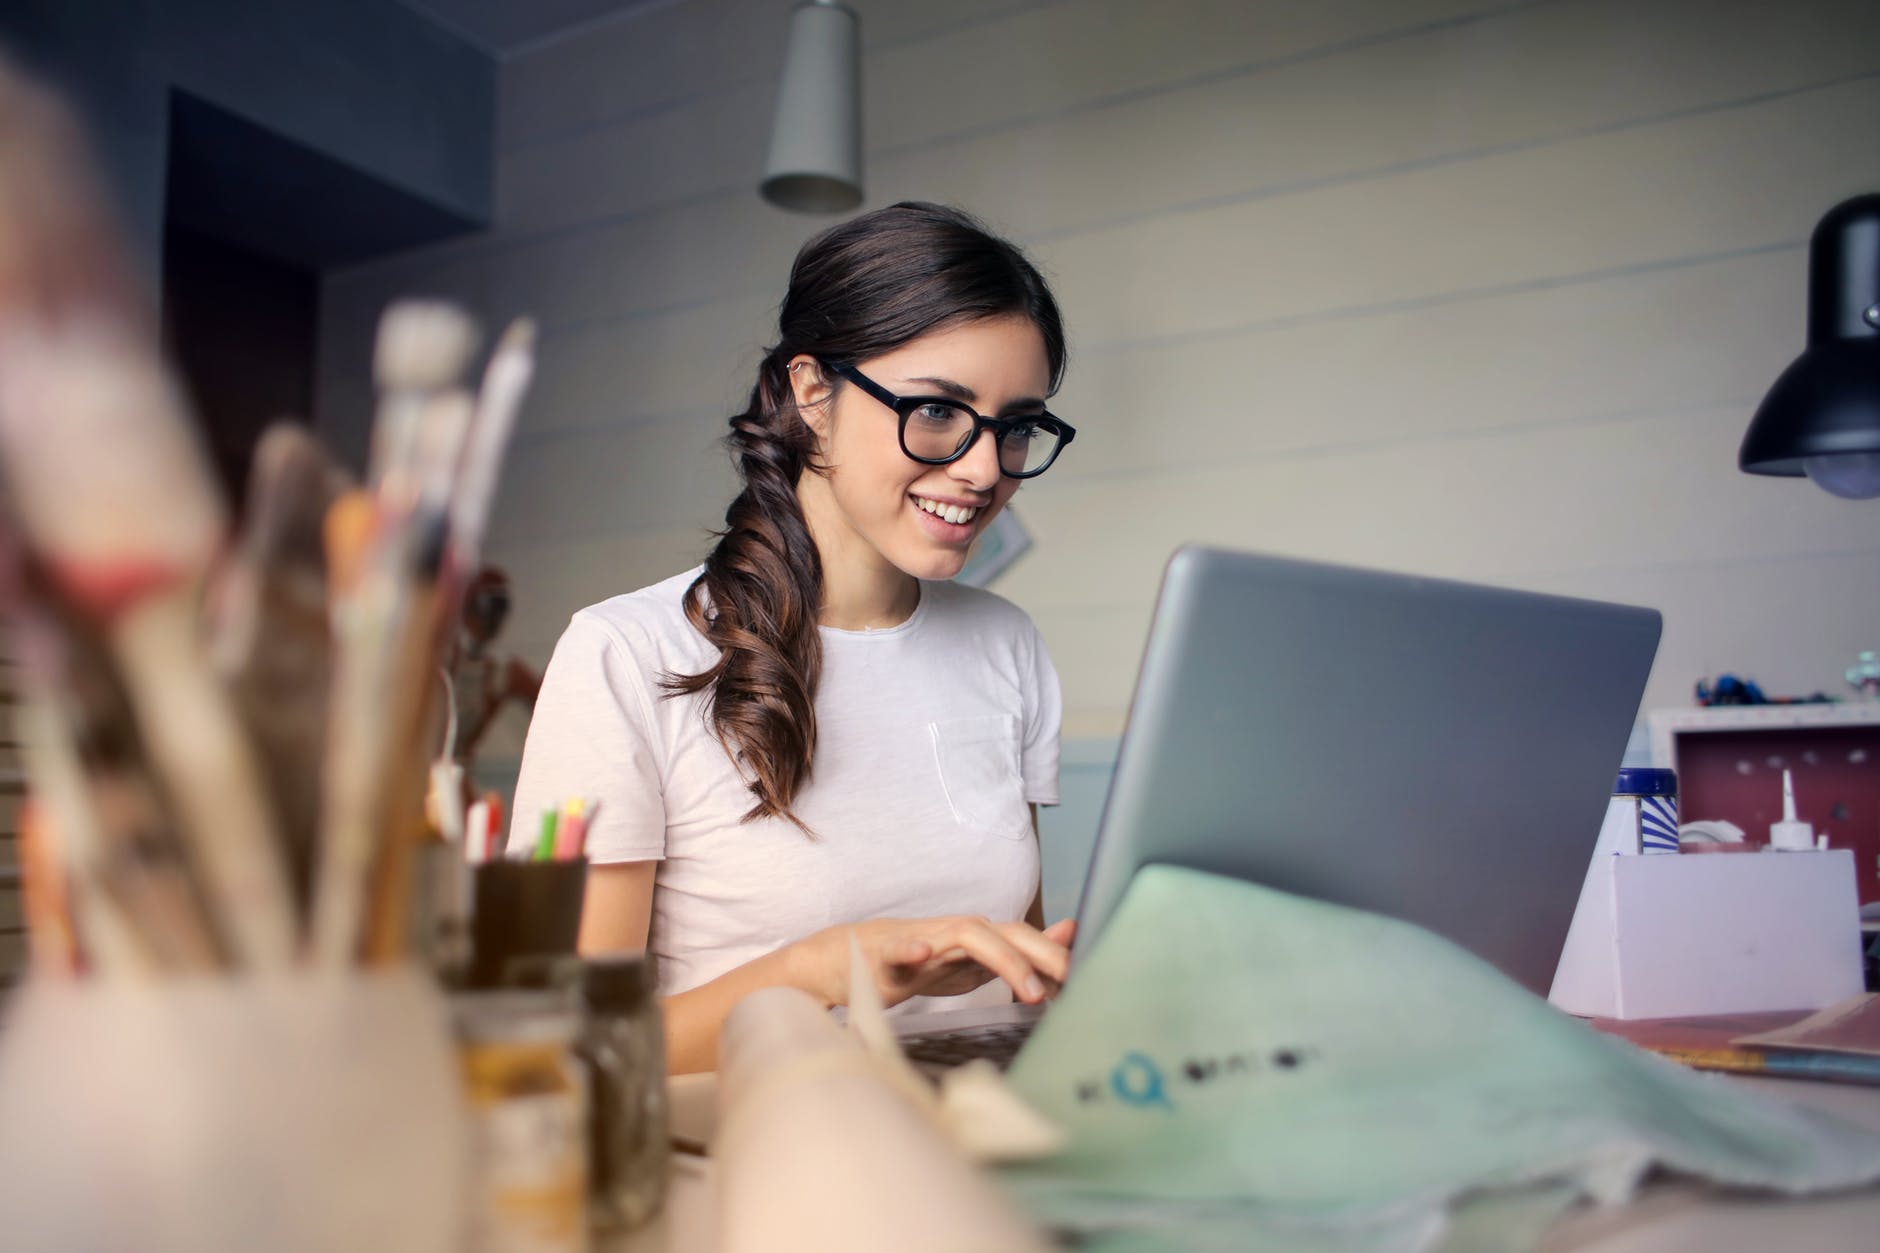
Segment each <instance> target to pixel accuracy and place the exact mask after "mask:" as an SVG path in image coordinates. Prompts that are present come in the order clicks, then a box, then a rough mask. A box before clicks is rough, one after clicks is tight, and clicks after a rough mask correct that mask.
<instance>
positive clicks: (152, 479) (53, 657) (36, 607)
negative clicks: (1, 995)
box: [0, 62, 533, 1253]
mask: <svg viewBox="0 0 1880 1253" xmlns="http://www.w3.org/2000/svg"><path fill="white" fill-rule="evenodd" d="M103 204H104V201H103V199H102V197H101V196H100V194H99V192H98V191H97V189H96V186H95V185H94V183H93V181H92V179H91V178H90V176H89V173H88V168H87V164H86V161H85V159H84V156H83V152H82V148H81V145H80V143H79V140H78V137H77V135H76V133H75V131H74V128H73V127H72V125H71V123H70V122H69V120H68V119H67V118H66V116H65V115H64V113H63V112H62V111H61V109H60V108H59V106H58V105H57V104H56V103H54V102H53V101H52V100H51V99H50V98H49V97H48V96H46V95H45V94H44V93H42V92H41V91H39V90H38V89H36V88H34V87H32V86H30V85H28V84H26V83H24V82H23V81H22V80H21V79H19V78H18V77H17V76H16V75H15V74H14V73H13V72H12V71H11V69H10V67H8V66H7V65H6V64H5V63H4V62H0V480H3V482H4V494H3V496H0V500H3V505H4V508H3V509H0V611H3V613H4V619H5V627H6V630H7V631H8V632H9V634H10V635H11V637H12V640H13V651H14V653H15V655H16V656H17V657H18V658H19V660H20V670H21V676H20V689H21V693H22V696H23V704H22V710H21V726H22V728H23V735H22V740H23V742H24V745H25V750H24V751H25V757H26V766H27V773H28V776H29V779H30V783H31V788H32V792H33V797H32V804H31V806H30V807H29V810H28V820H27V822H26V824H25V826H26V831H27V835H28V838H27V840H26V848H25V850H24V856H23V858H22V861H23V864H24V867H25V870H26V876H25V886H26V890H27V898H28V899H27V902H26V904H27V908H26V913H27V916H28V918H29V921H30V926H31V934H32V943H33V977H32V978H30V979H29V980H28V981H27V983H26V985H25V986H24V987H23V988H22V989H21V991H20V992H19V994H18V996H17V997H16V998H15V999H14V1001H13V1002H12V1003H11V1004H10V1005H9V1006H8V1015H7V1020H6V1029H5V1031H4V1032H0V1213H4V1214H5V1215H6V1229H7V1233H8V1235H9V1236H10V1237H13V1242H14V1243H17V1244H19V1245H21V1246H22V1247H30V1248H35V1249H54V1250H81V1249H111V1248H139V1249H150V1250H163V1251H166V1253H167V1251H170V1250H176V1251H178V1253H180V1251H182V1250H191V1251H192V1253H193V1251H195V1250H209V1251H211V1253H222V1251H224V1250H226V1251H229V1253H234V1251H235V1250H248V1249H255V1248H269V1249H276V1250H296V1251H298V1250H305V1251H307V1253H315V1251H317V1250H329V1249H342V1248H345V1249H353V1248H357V1249H400V1250H410V1251H412V1253H420V1251H422V1253H448V1251H449V1250H454V1249H459V1248H461V1247H463V1235H464V1231H463V1226H464V1215H465V1212H466V1187H467V1182H466V1181H467V1178H468V1169H467V1153H468V1146H469V1137H468V1133H467V1130H466V1122H465V1116H464V1115H465V1109H464V1101H463V1094H462V1091H461V1087H460V1083H459V1071H458V1068H457V1066H456V1065H455V1057H454V1050H453V1048H452V1044H451V1040H450V1036H449V1032H448V1030H447V1024H448V1017H447V1014H446V1012H445V1006H444V1002H443V999H442V996H441V994H440V992H439V989H438V987H437V985H436V982H435V980H434V979H433V978H431V977H430V975H429V973H428V972H425V971H423V970H421V969H420V968H418V966H417V965H416V964H415V963H413V962H412V961H411V960H410V957H411V951H410V949H409V947H408V944H407V942H406V941H407V936H406V927H407V922H408V920H409V918H410V917H411V915H412V913H413V910H412V905H413V901H412V899H411V898H412V876H411V874H410V873H409V868H410V865H411V860H412V856H413V849H414V847H415V846H416V845H417V844H418V843H419V842H420V841H421V840H427V839H434V837H432V836H431V834H430V833H428V832H427V831H426V830H425V829H424V824H423V818H422V800H423V780H424V758H425V755H426V754H425V751H424V748H423V745H422V739H421V737H420V736H419V735H418V730H419V729H420V727H421V726H422V721H423V718H424V715H425V713H426V706H427V704H428V703H429V702H430V701H431V700H432V699H434V698H435V696H436V691H437V684H436V678H435V676H436V670H437V665H438V661H439V657H440V653H441V649H442V645H443V643H444V642H445V640H446V638H447V635H448V632H449V630H450V627H451V624H452V623H454V622H455V620H456V617H457V613H458V606H459V599H460V597H461V594H462V590H463V587H464V584H465V582H466V580H467V577H468V574H469V572H471V571H473V570H475V569H476V568H477V565H478V562H479V560H480V547H481V540H482V536H483V533H484V527H485V523H486V521H487V516H488V512H489V508H490V504H491V501H492V499H493V495H494V491H495V484H496V479H497V472H498V470H499V468H500V465H501V461H502V457H503V452H504V449H505V448H506V447H507V444H508V440H509V434H510V431H511V429H512V428H513V425H514V421H515V417H516V413H517V409H518V406H519V404H520V402H521V398H522V395H523V393H524V391H525V390H526V387H527V384H528V380H529V377H530V373H531V370H532V360H533V332H532V330H531V329H530V327H529V326H528V325H527V324H526V323H518V324H517V325H515V326H512V327H511V328H510V329H509V331H508V332H507V333H506V334H505V335H504V336H503V337H502V339H501V341H500V342H499V344H498V345H497V347H496V349H495V352H494V353H493V355H492V357H491V359H490V362H489V365H488V369H487V372H486V374H485V375H484V378H483V382H482V386H481V387H480V388H477V389H473V388H472V387H471V386H469V385H467V384H465V383H464V382H463V376H464V373H465V369H466V367H467V366H468V364H469V362H470V358H471V357H472V355H473V354H474V353H475V352H476V350H477V348H478V346H479V336H478V332H477V330H476V328H475V326H474V324H473V323H472V322H471V320H470V318H469V317H468V316H467V315H465V314H464V313H462V312H461V311H459V310H456V309H454V308H452V307H449V306H445V305H439V304H434V303H404V304H399V305H394V306H393V307H392V308H391V309H390V310H389V311H388V312H387V314H386V315H385V318H384V321H383V323H382V325H381V328H380V337H379V346H378V353H377V360H376V362H375V368H376V371H377V374H378V379H379V383H380V390H381V403H380V409H379V414H378V420H377V423H376V425H375V429H374V437H373V459H372V466H371V474H370V477H369V479H368V481H367V482H366V483H365V484H364V485H363V486H354V485H353V484H352V482H351V480H350V478H349V476H347V475H346V474H345V473H344V472H343V471H341V470H340V469H339V468H338V467H337V466H336V465H335V464H334V463H333V462H332V461H331V459H330V458H329V457H328V456H327V455H326V453H325V452H324V451H323V450H322V449H320V448H319V446H318V445H317V444H316V443H314V441H313V440H312V439H311V438H310V437H309V436H308V435H306V433H305V432H304V431H301V430H298V429H295V428H293V427H292V426H283V427H277V428H275V429H273V430H271V431H269V432H268V433H267V435H266V436H264V438H263V440H262V442H261V446H260V448H259V450H258V455H257V458H256V462H255V470H254V482H253V485H252V488H251V491H250V499H249V508H248V512H247V516H246V518H245V519H244V522H243V525H242V528H241V530H240V532H239V533H232V531H231V527H230V524H229V520H228V518H227V515H226V512H225V509H224V506H223V502H222V501H221V499H220V498H219V496H218V494H217V492H216V490H215V488H214V486H213V482H212V480H211V477H210V475H209V473H208V469H207V464H206V460H205V458H204V455H203V449H202V448H201V446H200V441H199V440H198V438H197V435H196V428H195V424H194V422H193V420H192V418H191V416H190V415H189V413H188V412H187V410H186V408H185V406H184V404H183V402H182V399H181V397H180V394H179V392H178V390H177V388H176V386H175V385H174V383H173V381H172V379H171V376H170V374H169V372H168V371H167V370H166V368H165V366H164V364H163V362H162V360H161V357H160V354H159V351H158V347H157V339H156V333H155V326H154V319H153V317H152V314H151V308H150V304H149V301H148V300H147V298H146V295H145V293H144V292H143V291H142V290H141V289H140V288H139V285H138V284H137V282H136V281H135V280H134V278H133V276H132V269H131V267H130V264H129V262H128V260H127V258H126V256H125V254H124V252H123V250H122V248H121V246H120V244H119V242H118V239H117V237H116V235H115V234H114V232H113V230H112V226H111V223H110V221H109V215H108V214H107V213H106V211H105V210H104V208H103ZM362 965H370V966H374V967H378V968H377V969H370V970H366V969H361V968H360V967H361V966H362ZM75 976H89V977H82V978H80V977H75Z"/></svg>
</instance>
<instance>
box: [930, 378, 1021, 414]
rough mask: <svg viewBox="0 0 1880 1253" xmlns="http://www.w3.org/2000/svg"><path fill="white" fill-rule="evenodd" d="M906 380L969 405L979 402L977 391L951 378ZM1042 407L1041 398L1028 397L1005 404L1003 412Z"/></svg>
mask: <svg viewBox="0 0 1880 1253" xmlns="http://www.w3.org/2000/svg"><path fill="white" fill-rule="evenodd" d="M907 381H908V382H909V383H910V384H912V383H918V384H921V385H922V386H925V387H931V388H933V389H934V390H935V391H937V392H939V393H940V394H941V395H942V396H951V397H952V398H953V399H955V400H963V401H965V402H966V403H967V404H969V405H976V404H978V403H979V393H978V392H976V391H974V390H973V389H972V388H970V387H968V386H966V385H965V384H964V383H955V382H954V381H953V380H952V379H943V378H933V377H931V376H925V377H922V378H912V379H909V380H907ZM1042 408H1044V401H1043V400H1041V399H1038V398H1035V397H1028V398H1026V399H1024V400H1014V401H1013V402H1012V403H1011V404H1009V405H1007V406H1005V412H1006V413H1012V412H1015V411H1017V410H1020V409H1042Z"/></svg>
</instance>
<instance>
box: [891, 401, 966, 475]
mask: <svg viewBox="0 0 1880 1253" xmlns="http://www.w3.org/2000/svg"><path fill="white" fill-rule="evenodd" d="M901 431H902V438H903V439H904V440H905V441H906V442H907V451H908V452H909V453H911V454H913V455H914V456H916V457H920V458H922V459H923V460H927V461H945V460H946V459H947V458H948V457H951V456H952V455H953V454H954V453H956V452H958V451H959V450H960V445H962V444H964V443H965V442H966V441H967V440H969V439H971V438H972V437H973V415H972V414H971V413H969V412H967V411H966V410H964V409H962V408H960V407H959V406H957V405H947V404H940V403H938V402H934V403H931V404H924V405H921V406H920V407H919V408H917V409H915V410H914V411H913V412H912V413H910V414H908V415H907V422H906V423H905V424H903V426H902V427H901Z"/></svg>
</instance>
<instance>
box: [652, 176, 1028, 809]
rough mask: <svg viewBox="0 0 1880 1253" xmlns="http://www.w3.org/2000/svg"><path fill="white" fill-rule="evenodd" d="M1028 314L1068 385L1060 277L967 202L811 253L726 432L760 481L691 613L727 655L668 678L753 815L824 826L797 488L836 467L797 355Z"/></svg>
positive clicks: (709, 566) (895, 344)
mask: <svg viewBox="0 0 1880 1253" xmlns="http://www.w3.org/2000/svg"><path fill="white" fill-rule="evenodd" d="M1013 314H1017V315H1020V316H1022V317H1025V318H1027V319H1029V320H1030V321H1031V322H1032V323H1033V324H1034V325H1035V326H1036V327H1037V328H1038V332H1039V334H1040V335H1041V336H1042V337H1043V340H1044V345H1045V354H1046V357H1047V359H1048V361H1049V362H1050V367H1051V381H1052V385H1053V387H1054V388H1055V386H1056V384H1057V381H1058V379H1059V378H1061V377H1062V375H1063V371H1064V358H1065V345H1064V329H1063V323H1062V321H1061V319H1060V318H1059V315H1058V309H1057V303H1056V302H1055V301H1054V300H1053V299H1052V297H1051V293H1050V291H1049V289H1047V288H1046V286H1045V282H1044V279H1043V278H1042V277H1041V276H1040V275H1039V273H1038V271H1037V270H1036V269H1035V268H1034V267H1033V266H1032V264H1031V263H1030V262H1029V261H1027V260H1026V259H1025V257H1024V254H1022V253H1020V252H1019V251H1018V249H1017V248H1015V247H1013V246H1012V245H1011V244H1009V243H1007V242H1006V241H1005V240H1003V239H1000V238H998V237H997V236H995V235H993V234H991V233H990V232H989V231H987V230H986V228H985V227H984V226H982V225H980V224H979V223H978V222H977V221H975V220H974V219H973V218H972V217H970V216H968V215H967V214H965V213H962V212H960V211H959V210H957V209H949V208H944V207H942V206H939V205H931V204H921V203H914V202H907V203H902V204H897V205H893V206H891V207H889V208H886V209H880V210H877V211H875V212H873V213H866V214H863V215H862V216H860V217H858V218H853V219H851V220H850V221H847V222H843V223H841V224H839V225H837V226H833V227H831V228H830V229H828V230H826V231H824V232H822V233H821V234H820V235H817V236H816V237H815V238H813V239H811V240H810V241H809V242H808V243H807V244H805V245H804V246H803V250H802V251H801V252H799V253H798V254H797V257H796V264H795V265H794V266H793V267H792V268H791V271H790V290H789V292H788V293H787V294H786V295H785V297H784V301H783V306H782V309H781V311H780V313H779V315H778V330H779V332H780V335H779V339H778V342H777V344H776V345H775V346H774V347H772V348H771V349H770V350H769V352H767V353H766V354H765V356H764V360H763V363H762V364H761V365H760V366H759V367H758V372H757V384H756V386H754V387H753V388H752V389H751V398H750V402H749V404H748V405H747V406H746V408H745V410H744V411H743V412H742V413H739V414H735V415H733V416H732V418H731V433H730V434H729V435H728V436H726V440H725V442H726V443H727V445H729V447H730V449H731V451H732V454H733V456H734V457H735V459H736V462H737V467H738V473H739V475H740V476H741V477H742V478H743V480H744V489H743V490H742V491H741V492H739V493H738V496H737V498H736V499H735V500H733V501H732V502H731V505H730V507H729V508H728V509H726V510H725V529H724V530H723V531H722V532H720V533H719V539H718V544H717V546H716V547H715V548H713V549H712V552H711V555H710V556H708V557H707V558H706V559H705V569H704V572H703V573H701V574H700V575H699V577H698V578H697V579H696V580H695V581H694V582H693V584H692V586H691V587H689V588H688V589H686V594H685V613H686V618H687V619H688V620H689V621H690V622H691V623H692V625H693V626H694V627H695V628H696V629H697V630H698V631H699V632H700V633H701V634H703V635H704V636H705V637H706V638H707V639H709V640H710V641H711V642H712V643H713V644H714V645H716V646H717V648H718V650H719V655H718V660H717V662H716V663H715V664H713V665H712V666H710V667H708V668H707V669H705V670H703V671H701V672H700V673H698V674H691V675H674V674H668V675H665V676H662V679H661V684H662V686H663V687H664V688H665V690H666V693H667V695H669V696H677V695H691V694H696V693H700V692H707V693H709V696H708V708H707V718H708V721H709V722H710V724H711V727H712V730H713V732H714V734H716V735H717V737H718V740H719V742H720V743H722V744H723V745H724V746H725V751H726V752H728V753H730V754H731V756H732V758H733V759H734V760H735V761H737V762H738V763H739V766H740V768H741V769H743V771H744V772H745V774H746V776H747V777H748V778H749V779H750V788H751V793H752V795H753V796H755V797H756V803H755V804H753V805H752V806H751V808H750V810H749V811H748V812H747V813H746V814H745V815H744V820H745V821H747V822H749V821H751V820H753V819H757V818H772V817H779V818H784V819H786V820H788V821H790V822H793V823H795V824H796V825H797V826H798V827H801V828H802V829H803V831H804V832H805V833H806V834H807V833H809V828H808V827H807V826H805V825H804V824H803V821H802V820H801V819H800V818H798V817H797V816H796V813H795V812H794V810H793V808H792V806H793V805H794V804H795V801H796V798H797V796H798V795H799V794H800V793H801V792H802V789H803V787H804V785H806V784H807V783H808V782H809V779H810V772H811V770H812V768H813V766H814V764H815V757H816V704H815V702H816V686H817V683H818V681H819V679H820V677H821V674H822V639H821V637H820V636H819V635H818V634H817V632H816V622H817V617H818V615H819V614H820V613H821V611H822V591H823V587H822V559H821V557H820V555H819V554H818V552H817V549H816V543H815V540H814V539H813V538H812V537H811V536H810V532H809V524H808V522H807V521H806V520H805V519H804V516H803V506H802V503H801V501H800V500H799V499H798V497H797V482H798V480H800V479H801V478H802V476H803V475H804V474H816V473H821V467H820V466H819V465H818V464H817V462H816V447H817V442H816V436H815V433H814V432H813V431H811V430H810V428H809V426H808V424H807V423H805V422H804V421H803V418H802V415H801V414H800V413H799V412H798V411H797V405H796V396H795V391H794V389H793V388H792V387H791V386H790V376H789V372H788V364H789V362H790V361H792V360H794V359H795V358H797V357H798V356H807V357H810V358H812V359H813V360H815V361H818V362H832V363H833V362H854V361H865V360H867V359H868V358H870V357H874V356H879V355H881V354H883V353H887V352H892V351H893V350H894V349H896V348H899V347H901V346H902V345H904V344H908V343H911V342H912V341H914V340H915V339H918V338H920V337H921V336H922V335H925V334H927V333H928V332H929V331H933V330H937V329H939V328H941V327H944V326H948V325H952V324H957V323H961V322H972V321H978V320H980V319H984V318H995V317H1004V316H1010V315H1013Z"/></svg>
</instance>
